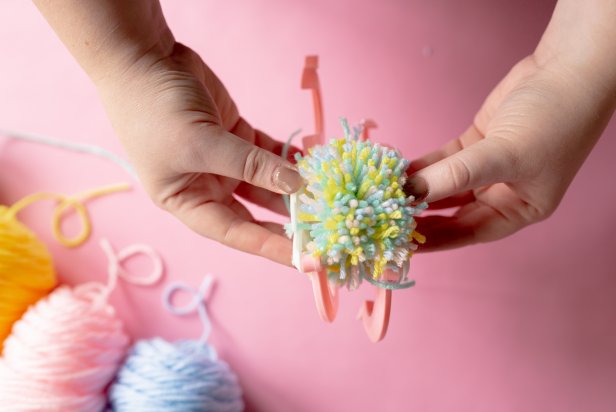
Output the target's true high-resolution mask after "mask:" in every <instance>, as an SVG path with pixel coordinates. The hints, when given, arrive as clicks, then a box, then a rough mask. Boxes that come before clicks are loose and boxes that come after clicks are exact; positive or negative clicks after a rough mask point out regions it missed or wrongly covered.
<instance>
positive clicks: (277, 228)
mask: <svg viewBox="0 0 616 412" xmlns="http://www.w3.org/2000/svg"><path fill="white" fill-rule="evenodd" d="M259 225H261V226H263V227H264V228H266V229H267V230H269V231H270V232H272V233H275V234H277V235H281V236H284V237H287V234H286V231H285V230H284V226H283V225H281V224H280V223H275V222H259Z"/></svg>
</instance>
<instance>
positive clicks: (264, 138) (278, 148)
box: [255, 130, 302, 163]
mask: <svg viewBox="0 0 616 412" xmlns="http://www.w3.org/2000/svg"><path fill="white" fill-rule="evenodd" d="M255 133H256V136H255V144H256V145H257V146H259V147H262V148H264V149H265V150H269V151H270V152H272V153H274V154H275V155H278V156H282V150H283V148H284V145H285V144H284V143H283V142H280V141H278V140H275V139H273V138H271V137H270V136H268V135H267V134H265V133H263V132H262V131H261V130H255ZM301 152H302V151H301V150H300V149H299V148H298V147H296V146H293V145H291V144H290V145H289V146H288V148H287V157H286V160H288V161H289V162H291V163H295V154H296V153H301Z"/></svg>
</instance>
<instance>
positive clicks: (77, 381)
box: [0, 284, 129, 411]
mask: <svg viewBox="0 0 616 412" xmlns="http://www.w3.org/2000/svg"><path fill="white" fill-rule="evenodd" d="M97 286H98V287H97ZM103 288H104V286H103V285H98V284H89V285H83V286H80V287H77V288H74V289H73V288H69V287H66V286H63V287H60V288H58V289H57V290H56V291H54V292H53V293H51V294H50V295H49V296H48V297H47V298H45V299H42V300H40V301H39V302H38V303H36V304H35V305H34V306H32V307H31V308H30V309H29V310H28V311H27V312H26V314H25V315H24V317H23V318H22V319H21V320H19V321H18V322H17V323H15V325H14V326H13V332H12V334H11V336H9V338H8V339H7V340H6V341H5V343H4V355H3V357H2V358H0V410H3V411H7V410H16V411H51V410H57V411H100V410H103V408H104V407H105V403H106V397H105V394H104V390H105V388H106V387H107V385H108V384H109V383H110V382H111V380H112V379H113V377H114V375H115V373H116V371H117V370H118V368H119V367H120V364H121V363H122V361H123V359H124V356H125V355H126V351H127V348H128V344H129V338H128V336H127V335H126V334H125V333H124V331H123V327H122V322H121V321H120V320H119V319H118V318H117V316H116V313H115V310H114V309H113V308H112V307H111V306H109V304H107V303H106V301H105V300H104V299H101V297H103V296H104V294H103V292H104V291H103ZM12 408H13V409H12Z"/></svg>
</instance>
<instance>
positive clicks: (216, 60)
mask: <svg viewBox="0 0 616 412" xmlns="http://www.w3.org/2000/svg"><path fill="white" fill-rule="evenodd" d="M552 4H553V2H551V1H545V2H536V1H531V0H526V1H517V2H513V1H488V0H484V1H480V0H474V1H465V2H460V1H455V0H450V1H445V0H440V1H425V0H414V1H398V2H394V1H390V2H378V4H377V2H362V3H358V2H354V1H350V0H345V1H337V2H327V1H313V2H300V1H282V0H273V1H269V2H265V1H243V2H214V1H207V2H201V1H183V2H173V1H171V0H168V1H165V2H164V4H163V6H164V9H165V12H166V15H167V18H168V20H169V23H170V25H171V27H172V28H173V29H174V31H175V33H176V36H177V38H178V39H179V40H180V41H183V42H185V43H187V44H188V45H190V46H192V47H193V48H195V49H196V50H197V51H198V52H200V53H201V55H202V56H203V58H204V59H205V61H206V62H208V63H209V64H210V65H211V67H212V68H213V69H214V70H215V71H216V72H217V73H218V74H219V76H220V77H221V78H222V79H223V81H224V82H225V84H226V85H227V87H228V88H229V90H230V92H231V94H232V95H233V96H234V98H235V100H236V102H237V103H238V106H239V107H240V111H241V112H242V113H243V114H244V116H245V117H246V118H247V119H248V120H249V121H250V122H252V123H253V124H254V125H256V126H258V127H260V128H262V129H264V130H266V131H268V132H270V133H271V134H272V135H274V136H278V137H279V138H280V139H284V138H286V136H287V135H288V134H289V133H290V132H292V131H293V130H295V129H297V128H298V127H303V128H304V130H305V131H311V128H312V123H311V101H310V98H309V95H308V93H307V92H303V91H301V90H300V89H299V79H300V74H301V69H302V64H303V57H304V55H306V54H310V53H318V54H319V55H320V56H321V69H320V75H321V79H322V86H323V93H324V99H325V102H324V103H325V113H326V128H327V135H330V136H331V135H333V134H339V131H340V129H339V126H338V124H337V118H338V116H342V115H343V116H347V117H348V118H349V119H350V120H351V122H356V121H358V120H359V119H360V118H362V117H364V116H370V117H372V118H374V119H376V120H377V122H378V124H379V126H380V128H379V129H377V130H375V131H374V133H373V136H374V138H375V139H377V140H380V141H387V142H389V143H392V144H394V145H396V146H398V147H400V148H401V149H402V150H403V152H404V153H405V154H406V155H407V156H409V157H412V156H415V155H419V154H422V153H424V152H426V151H428V150H432V149H434V148H436V147H438V146H440V145H441V144H442V143H444V142H446V141H447V140H449V139H451V138H452V137H454V136H456V134H458V133H460V132H461V131H462V130H464V129H465V128H466V126H467V125H468V122H469V121H470V120H471V119H472V116H473V114H474V111H475V110H476V109H477V108H478V106H479V105H480V103H481V101H482V99H483V98H484V97H485V95H486V94H487V93H488V91H489V90H490V88H491V87H492V86H493V85H494V84H495V82H496V81H497V80H498V79H499V78H500V77H501V76H503V75H504V74H505V72H506V70H508V68H509V67H510V66H511V65H512V64H513V63H514V62H515V61H517V60H518V59H519V58H521V57H523V56H524V55H525V54H526V53H528V52H529V51H531V50H532V47H533V46H534V44H535V43H536V41H537V39H538V36H539V35H540V33H541V31H542V29H543V27H544V25H545V24H546V22H547V21H548V18H549V14H550V11H551V8H552ZM0 38H1V39H2V41H0V56H2V60H1V62H0V127H4V128H9V129H17V130H24V131H30V132H38V133H43V134H48V135H52V136H56V137H62V138H64V139H67V140H71V141H80V142H90V143H96V144H99V145H101V146H104V147H106V148H108V149H111V150H113V151H116V152H118V153H123V152H122V149H121V147H120V144H119V143H118V141H117V140H116V138H115V137H114V134H113V131H112V129H111V127H110V125H109V123H108V121H107V120H106V117H105V114H104V112H103V110H102V107H101V104H100V103H99V102H98V100H97V96H96V92H95V89H94V87H93V86H92V85H91V84H90V82H89V80H88V79H87V77H86V76H85V75H84V74H83V73H82V72H81V70H80V68H79V67H78V65H77V64H76V63H75V62H74V61H73V60H72V58H71V56H70V55H69V54H68V52H67V51H66V50H65V49H64V48H63V46H62V45H61V43H60V42H59V41H58V40H57V38H56V37H55V36H54V35H53V33H52V32H51V30H50V29H49V27H48V26H47V24H46V23H45V22H44V20H43V19H42V17H41V16H40V15H39V14H38V12H37V11H36V9H35V8H34V6H33V5H32V4H31V3H30V2H26V1H23V0H7V1H4V2H3V3H2V5H1V6H0ZM615 150H616V124H615V123H614V122H612V123H611V125H610V127H609V128H608V130H607V132H606V134H605V136H604V137H603V138H602V140H601V141H600V142H599V144H598V146H597V148H596V149H595V151H594V152H593V153H592V154H591V156H590V158H589V160H588V162H587V163H586V164H585V166H584V167H583V168H582V170H581V172H580V173H579V175H578V176H577V178H576V179H575V181H574V182H573V185H572V187H571V189H570V191H569V193H568V194H567V196H566V197H565V199H564V201H563V204H562V205H561V207H560V209H559V210H558V211H557V212H556V214H555V215H554V216H553V217H552V218H550V219H549V220H548V221H546V222H544V223H542V224H540V225H536V226H534V227H531V228H528V229H526V230H524V231H522V232H521V233H518V234H517V235H515V236H513V237H511V238H509V239H507V240H504V241H500V242H497V243H494V244H489V245H480V246H476V247H472V248H467V249H463V250H458V251H451V252H444V253H438V254H431V255H422V256H418V257H416V258H415V259H414V261H413V264H412V273H413V275H414V277H415V278H416V279H417V286H416V287H415V288H413V289H411V290H406V291H401V292H396V293H394V299H393V312H392V317H391V324H390V328H389V333H388V336H387V337H386V338H385V340H384V341H383V342H382V343H380V344H378V345H374V344H371V343H370V342H369V341H368V339H366V337H365V335H364V332H363V330H362V327H361V325H360V324H359V323H358V322H357V321H356V320H355V314H356V311H357V310H358V308H359V306H360V303H361V302H362V301H363V299H364V298H365V297H368V296H372V293H373V290H372V289H371V288H365V289H362V290H361V291H359V292H357V293H354V294H348V293H343V295H342V297H341V302H340V312H339V314H338V319H337V320H336V322H335V323H334V324H333V325H326V324H324V323H322V322H321V321H320V320H319V318H318V316H317V313H316V311H315V308H314V304H313V301H312V291H311V290H310V283H309V282H308V280H307V279H305V278H303V277H302V276H301V275H299V274H297V273H296V272H295V271H293V270H291V269H287V268H284V267H281V266H278V265H276V264H273V263H270V262H267V261H264V260H263V259H260V258H257V257H253V256H248V255H244V254H241V253H237V252H234V251H232V250H229V249H225V248H224V247H222V246H219V245H217V244H215V243H213V242H211V241H209V240H207V239H203V238H200V237H199V236H197V235H195V234H193V233H191V232H190V231H189V230H188V229H186V228H185V227H183V226H182V225H181V224H179V223H178V222H176V221H175V220H174V219H173V218H172V217H171V216H169V215H167V214H166V213H165V212H162V211H160V210H158V209H157V208H156V207H155V206H153V205H152V204H151V203H150V201H149V200H148V199H147V197H146V196H145V194H144V193H143V191H142V190H140V189H136V190H134V191H133V192H132V193H124V194H118V195H115V196H113V197H109V198H105V199H100V200H97V201H95V202H93V203H91V205H90V210H91V212H92V216H93V220H94V226H95V230H94V236H93V239H92V240H91V241H90V242H88V243H87V244H86V245H85V246H83V247H80V248H78V249H76V250H67V249H64V248H63V247H61V246H59V245H58V244H57V243H55V242H54V241H53V240H52V237H51V231H50V227H49V220H50V205H49V204H40V205H36V206H33V207H32V208H30V209H28V210H27V211H26V212H25V213H24V214H23V215H22V218H23V220H24V221H25V222H26V223H27V224H28V225H29V226H30V227H32V228H33V229H35V230H36V231H37V232H38V233H39V234H40V235H41V237H43V238H44V239H45V240H46V241H47V242H48V244H49V245H50V247H51V250H52V252H53V253H54V254H55V256H56V261H57V267H58V270H59V272H60V276H61V279H62V280H63V281H64V282H66V283H69V284H76V283H79V282H82V281H85V280H91V279H101V280H102V279H103V278H104V277H105V273H106V266H105V264H106V261H105V257H104V255H103V253H102V251H101V250H100V249H99V246H98V244H97V242H96V241H94V240H96V239H97V238H100V237H101V236H106V237H108V238H109V239H110V240H111V241H112V243H113V244H114V245H115V246H116V248H120V247H123V246H126V245H128V244H131V243H135V242H147V243H150V244H152V245H153V246H154V247H155V248H157V249H158V250H159V251H160V252H161V253H162V255H163V257H164V259H165V261H166V266H167V281H169V280H172V279H184V280H186V281H188V282H190V283H192V284H195V285H196V284H197V283H198V282H199V281H200V279H201V277H202V276H203V275H204V274H205V273H206V272H211V273H213V274H215V275H217V277H218V279H219V283H218V285H217V287H216V290H215V293H214V296H213V298H212V301H211V304H210V311H211V313H212V316H213V320H214V322H215V323H214V335H213V341H214V343H215V344H216V345H217V347H218V348H219V350H220V352H221V355H222V357H223V358H225V359H226V360H228V361H229V362H230V363H231V364H232V366H233V367H234V368H235V369H236V370H237V372H238V373H239V375H240V378H241V380H242V383H243V385H244V388H245V391H246V397H247V401H248V404H249V410H253V411H274V412H275V411H290V410H292V411H300V412H301V411H408V410H419V411H452V410H455V411H495V410H498V411H520V410H524V411H545V410H558V411H580V410H592V411H608V410H613V408H614V405H615V404H616V392H615V391H614V387H615V385H616V327H615V326H614V325H616V322H615V321H616V299H615V296H616V269H614V267H615V266H616V254H615V253H614V244H615V243H616V230H615V229H616V217H615V216H614V214H613V204H612V202H614V201H616V185H614V183H613V178H612V176H613V175H614V173H616V166H615V164H614V161H613V154H614V153H616V152H615ZM128 179H129V177H128V176H127V175H126V174H125V173H124V172H123V171H122V170H121V169H119V168H118V167H116V166H115V165H113V164H109V163H107V162H105V161H102V160H99V159H93V158H90V157H84V156H78V155H74V154H66V153H63V152H60V151H57V150H53V149H48V148H45V147H39V146H35V145H32V144H28V143H22V142H15V141H8V140H7V139H4V138H3V137H0V201H1V202H2V203H10V202H13V201H15V200H17V199H19V198H20V197H22V196H24V195H26V194H28V193H31V192H34V191H38V190H53V191H60V192H67V193H72V192H76V191H80V190H82V189H85V188H88V187H92V186H96V185H100V184H107V183H111V182H116V181H120V180H128ZM261 213H262V214H263V215H265V212H261ZM72 223H74V222H72ZM70 226H71V222H67V229H69V230H70V229H71V228H70ZM135 264H136V265H138V263H137V262H135ZM144 270H145V268H144ZM161 291H162V285H159V286H158V287H156V288H143V287H136V286H132V285H126V284H123V285H121V286H120V287H119V290H117V291H116V293H115V294H114V295H113V296H112V299H111V302H112V303H113V304H115V305H116V306H117V307H118V308H119V310H120V313H121V316H122V317H123V318H124V319H125V321H126V323H127V327H128V330H129V332H130V334H131V335H132V336H134V337H150V336H153V335H160V336H163V337H165V338H169V339H172V338H189V337H192V338H196V337H198V336H199V334H200V326H199V322H198V320H197V318H196V317H190V318H182V319H178V318H174V317H173V316H171V315H169V314H167V313H165V312H164V310H163V308H162V306H161V304H160V294H161Z"/></svg>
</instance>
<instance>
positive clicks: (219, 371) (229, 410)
mask: <svg viewBox="0 0 616 412" xmlns="http://www.w3.org/2000/svg"><path fill="white" fill-rule="evenodd" d="M109 397H110V402H111V408H112V410H113V411H131V412H133V411H143V412H148V411H195V412H197V411H199V412H200V411H208V412H236V411H242V410H243V409H244V403H243V400H242V390H241V388H240V386H239V384H238V380H237V377H236V376H235V374H234V373H233V371H232V370H231V369H230V368H229V366H228V365H227V364H226V363H225V362H223V361H221V360H219V359H218V356H217V354H216V350H215V349H214V348H213V347H212V346H210V345H209V344H207V343H205V342H202V341H197V340H183V341H178V342H175V343H171V342H167V341H165V340H163V339H160V338H155V339H151V340H141V341H139V342H137V343H136V344H135V345H134V346H133V348H132V350H131V352H130V353H129V356H128V358H127V360H126V363H125V364H124V366H123V367H122V369H120V371H119V373H118V376H117V378H116V381H115V382H114V383H113V385H112V386H111V388H110V392H109Z"/></svg>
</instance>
